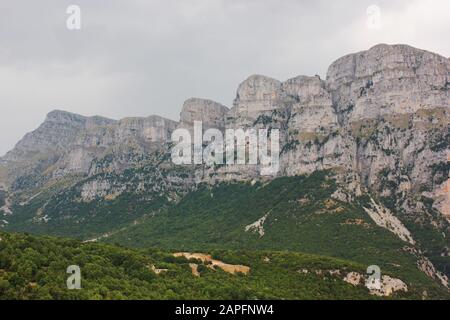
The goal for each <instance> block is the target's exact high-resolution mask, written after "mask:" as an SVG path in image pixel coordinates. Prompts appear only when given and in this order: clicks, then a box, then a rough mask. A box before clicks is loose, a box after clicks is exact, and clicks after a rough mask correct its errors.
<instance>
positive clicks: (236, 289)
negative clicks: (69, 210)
mask: <svg viewBox="0 0 450 320" xmlns="http://www.w3.org/2000/svg"><path fill="white" fill-rule="evenodd" d="M0 239H1V240H0V299H376V298H377V297H374V296H372V295H370V294H369V292H368V290H367V289H366V288H365V287H364V286H353V285H351V284H348V283H346V282H344V281H343V280H342V278H343V276H342V275H331V274H328V273H327V271H328V270H340V271H341V272H342V273H343V274H345V273H346V272H350V271H356V272H360V273H364V272H365V266H363V265H361V264H355V263H352V262H348V261H345V260H339V259H334V258H328V257H322V256H316V255H309V254H301V253H292V252H275V251H230V250H214V251H211V252H210V253H211V254H212V256H213V257H214V258H215V259H220V260H222V261H224V262H226V263H230V264H242V265H245V266H248V267H250V268H251V271H250V272H249V273H248V274H239V273H238V274H229V273H226V272H224V271H222V270H221V269H217V268H216V270H212V269H211V268H208V267H207V266H206V265H204V264H202V263H201V262H199V261H197V260H195V261H194V262H196V263H198V264H199V268H198V271H199V274H200V276H194V275H193V274H192V271H191V268H190V266H189V262H191V263H192V262H193V261H192V260H191V261H188V260H186V259H185V258H180V257H177V258H176V257H174V256H173V255H172V253H170V252H162V251H160V250H156V249H146V250H136V249H128V248H124V247H119V246H113V245H108V244H101V243H81V242H80V241H77V240H69V239H62V238H51V237H36V236H31V235H27V234H9V233H0ZM69 265H78V266H80V268H81V278H82V280H81V287H82V288H81V289H80V290H68V289H67V286H66V279H67V278H68V276H69V274H67V273H66V268H67V267H68V266H69ZM153 266H154V267H155V268H158V269H165V270H166V271H164V272H161V273H160V274H156V273H155V272H153V271H152V267H153ZM302 270H308V271H309V272H308V273H307V274H305V273H304V272H301V271H302ZM422 290H423V288H419V287H414V286H412V287H410V291H409V292H408V293H399V294H398V295H396V296H394V298H419V297H420V295H421V291H422ZM430 293H433V291H430ZM441 298H442V296H441Z"/></svg>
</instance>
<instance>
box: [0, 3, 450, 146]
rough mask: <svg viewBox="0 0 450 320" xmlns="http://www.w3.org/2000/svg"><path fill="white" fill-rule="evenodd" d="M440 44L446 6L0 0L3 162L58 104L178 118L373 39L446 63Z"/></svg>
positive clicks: (308, 69) (322, 69)
mask: <svg viewBox="0 0 450 320" xmlns="http://www.w3.org/2000/svg"><path fill="white" fill-rule="evenodd" d="M70 5H77V6H78V7H79V8H80V21H81V28H80V29H79V30H78V29H77V30H70V29H68V28H67V20H68V19H71V18H73V16H71V14H68V13H67V8H68V7H69V6H70ZM374 6H375V7H374ZM374 8H375V9H376V10H375V11H374ZM70 21H73V20H70ZM448 39H450V1H448V0H378V1H375V0H370V1H366V0H360V1H354V0H339V1H331V0H319V1H317V0H314V1H313V0H310V1H306V0H305V1H302V0H282V1H280V0H70V1H67V0H39V1H29V0H14V1H6V0H0V114H1V117H0V155H2V154H4V153H6V152H7V151H8V150H10V149H11V148H12V147H13V146H14V145H15V143H17V141H18V140H19V139H21V137H23V135H24V134H25V133H26V132H29V131H32V130H34V129H35V128H37V127H38V126H39V124H40V123H41V122H42V121H43V120H44V119H45V116H46V114H47V113H48V112H50V111H51V110H54V109H61V110H66V111H70V112H74V113H79V114H82V115H86V116H92V115H101V116H105V117H109V118H113V119H120V118H124V117H131V116H149V115H153V114H157V115H161V116H163V117H167V118H170V119H173V120H178V119H179V113H180V111H181V107H182V105H183V102H184V101H185V100H186V99H188V98H190V97H199V98H207V99H212V100H215V101H217V102H220V103H222V104H224V105H226V106H228V107H231V106H232V103H233V99H234V97H235V95H236V89H237V86H238V85H239V83H240V82H242V81H243V80H245V79H246V78H247V77H248V76H250V75H252V74H263V75H266V76H270V77H273V78H276V79H279V80H282V81H284V80H286V79H289V78H292V77H295V76H298V75H316V74H318V75H320V76H321V77H322V78H325V76H326V71H327V68H328V66H329V65H330V64H331V63H332V62H333V61H334V60H336V59H338V58H339V57H341V56H343V55H346V54H349V53H352V52H357V51H361V50H366V49H369V48H370V47H372V46H374V45H376V44H378V43H388V44H397V43H402V44H409V45H412V46H414V47H418V48H421V49H426V50H429V51H433V52H436V53H439V54H441V55H443V56H446V57H449V56H450V41H448Z"/></svg>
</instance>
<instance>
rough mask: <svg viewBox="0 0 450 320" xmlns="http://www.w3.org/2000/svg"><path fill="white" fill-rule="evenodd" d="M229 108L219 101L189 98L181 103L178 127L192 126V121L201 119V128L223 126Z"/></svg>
mask: <svg viewBox="0 0 450 320" xmlns="http://www.w3.org/2000/svg"><path fill="white" fill-rule="evenodd" d="M228 112H229V109H228V108H227V107H225V106H223V105H221V104H220V103H217V102H214V101H211V100H207V99H199V98H191V99H189V100H186V102H185V103H184V104H183V109H182V110H181V113H180V127H183V128H189V129H190V128H192V127H193V125H194V121H201V122H202V126H203V129H208V128H216V129H224V128H225V117H226V114H227V113H228Z"/></svg>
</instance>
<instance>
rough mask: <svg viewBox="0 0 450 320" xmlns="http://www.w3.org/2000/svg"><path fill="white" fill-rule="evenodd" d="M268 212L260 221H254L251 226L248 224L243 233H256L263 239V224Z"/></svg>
mask: <svg viewBox="0 0 450 320" xmlns="http://www.w3.org/2000/svg"><path fill="white" fill-rule="evenodd" d="M269 214H270V212H269V213H267V214H265V215H264V216H263V217H261V218H260V219H258V220H257V221H255V222H254V223H252V224H249V225H248V226H246V227H245V232H249V231H252V232H258V234H259V236H260V237H263V236H264V234H265V231H264V222H266V219H267V217H268V216H269Z"/></svg>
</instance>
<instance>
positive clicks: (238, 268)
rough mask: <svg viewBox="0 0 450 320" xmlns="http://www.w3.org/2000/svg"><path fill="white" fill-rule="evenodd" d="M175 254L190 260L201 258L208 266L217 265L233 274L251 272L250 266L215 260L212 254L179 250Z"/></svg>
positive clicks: (212, 267) (213, 266) (213, 267)
mask: <svg viewBox="0 0 450 320" xmlns="http://www.w3.org/2000/svg"><path fill="white" fill-rule="evenodd" d="M173 255H174V257H184V258H186V259H188V260H190V259H196V260H200V261H202V262H203V263H205V264H207V266H208V267H209V268H211V269H213V270H214V269H215V267H219V268H220V269H222V270H223V271H225V272H228V273H231V274H236V273H243V274H248V273H249V272H250V267H247V266H243V265H233V264H227V263H224V262H222V261H220V260H215V259H213V258H212V257H211V256H210V255H207V254H203V253H190V252H178V253H174V254H173Z"/></svg>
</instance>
